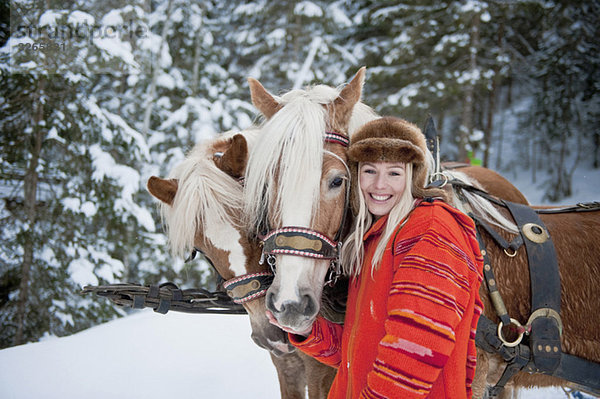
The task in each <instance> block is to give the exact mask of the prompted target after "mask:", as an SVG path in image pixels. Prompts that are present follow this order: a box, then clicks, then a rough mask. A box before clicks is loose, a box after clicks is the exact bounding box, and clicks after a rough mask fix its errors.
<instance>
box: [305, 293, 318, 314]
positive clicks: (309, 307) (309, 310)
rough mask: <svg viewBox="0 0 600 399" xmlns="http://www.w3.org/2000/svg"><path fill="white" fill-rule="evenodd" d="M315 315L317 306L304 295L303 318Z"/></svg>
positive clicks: (311, 299) (309, 297)
mask: <svg viewBox="0 0 600 399" xmlns="http://www.w3.org/2000/svg"><path fill="white" fill-rule="evenodd" d="M315 313H317V305H316V302H315V300H314V299H313V297H312V296H310V295H304V296H303V297H302V314H303V315H304V316H308V317H311V316H313V315H314V314H315Z"/></svg>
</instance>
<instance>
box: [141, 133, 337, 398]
mask: <svg viewBox="0 0 600 399" xmlns="http://www.w3.org/2000/svg"><path fill="white" fill-rule="evenodd" d="M256 133H257V130H255V129H247V130H244V131H241V132H228V133H224V134H221V135H219V137H218V138H216V139H212V140H206V141H203V142H200V143H198V144H197V145H196V146H195V147H194V148H193V149H192V150H191V152H190V153H189V154H188V155H187V156H186V158H185V159H184V160H183V161H182V162H181V163H180V164H178V165H177V166H176V167H175V168H174V170H173V171H172V172H171V173H170V175H169V177H168V178H166V179H162V178H159V177H156V176H152V177H150V179H149V180H148V183H147V188H148V191H149V192H150V194H152V195H153V196H154V197H156V198H157V199H158V200H160V208H161V214H162V217H163V221H164V224H165V227H166V229H167V235H168V238H169V243H170V247H171V250H172V252H173V254H174V255H176V256H185V255H187V254H189V253H191V252H194V251H198V252H201V253H203V254H204V256H205V258H206V259H207V260H209V262H210V263H211V264H212V266H213V267H214V268H215V270H216V271H217V273H218V274H219V275H220V276H221V277H222V278H223V279H225V280H226V281H227V282H234V283H235V284H237V286H238V287H239V288H232V284H229V286H228V285H227V282H226V283H225V284H224V286H227V287H228V289H229V290H230V292H232V293H235V295H238V297H235V298H237V300H238V301H240V302H242V304H243V306H244V307H245V309H246V311H247V312H248V315H249V316H250V324H251V327H252V339H253V341H254V342H255V343H256V344H257V345H258V346H259V347H261V348H264V349H266V350H268V351H269V352H270V356H271V359H272V361H273V364H274V365H275V368H276V370H277V375H278V379H279V384H280V392H281V397H282V398H284V399H299V398H305V391H306V390H308V393H309V398H310V399H323V398H325V397H326V396H327V392H328V391H329V387H330V385H331V382H332V381H333V377H334V375H335V370H334V369H333V368H331V367H329V366H326V365H324V364H321V363H319V362H318V361H316V360H314V359H312V358H311V357H309V356H307V355H304V354H303V353H301V352H299V351H295V348H293V346H291V345H290V344H289V342H288V340H287V334H285V333H284V332H283V331H282V330H280V329H279V328H277V327H275V326H274V325H272V324H271V323H269V322H268V319H267V318H266V316H265V310H266V309H265V301H264V297H263V296H261V294H262V292H264V290H265V284H268V278H269V275H270V273H269V270H268V268H267V266H266V265H260V264H259V258H260V247H259V244H258V242H256V241H253V240H251V239H249V237H248V236H247V235H245V234H244V233H243V229H242V228H241V227H240V220H241V209H242V208H241V198H242V184H241V183H240V180H241V178H242V177H243V174H244V169H245V165H246V156H247V152H248V147H249V146H251V145H252V142H253V141H254V139H255V136H256ZM248 276H249V277H248ZM265 278H266V279H267V280H266V281H265V280H264V279H265ZM261 279H263V280H261ZM253 284H254V285H253ZM240 290H241V291H244V290H245V291H246V292H242V294H240ZM244 296H245V297H244Z"/></svg>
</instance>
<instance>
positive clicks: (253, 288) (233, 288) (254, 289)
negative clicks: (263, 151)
mask: <svg viewBox="0 0 600 399" xmlns="http://www.w3.org/2000/svg"><path fill="white" fill-rule="evenodd" d="M222 156H223V153H222V152H217V153H215V154H214V157H216V158H220V157H222ZM236 180H237V182H238V183H239V184H241V185H242V186H243V185H244V177H239V178H237V179H236ZM198 253H199V254H201V255H202V256H203V257H204V259H206V261H207V262H208V264H209V265H210V266H211V267H212V268H213V270H214V271H215V273H217V276H219V282H218V283H217V286H220V287H223V289H225V291H226V293H227V295H229V297H230V298H231V300H232V301H233V302H234V303H237V304H239V305H242V304H244V303H246V302H250V301H253V300H255V299H258V298H260V297H263V296H265V295H266V294H267V289H268V288H269V286H270V285H271V283H272V282H273V278H274V277H275V276H274V274H273V273H271V272H268V271H265V272H256V273H247V274H243V275H241V276H236V277H233V278H231V279H229V280H225V279H224V278H223V276H221V273H219V271H218V270H217V268H216V267H215V264H214V263H213V261H212V260H211V259H210V258H209V257H208V256H207V255H206V254H205V253H204V251H202V250H201V249H199V248H198V247H194V248H193V249H192V253H191V254H190V256H189V257H188V258H187V259H186V260H185V263H188V262H191V261H192V260H193V259H194V258H195V257H196V255H197V254H198Z"/></svg>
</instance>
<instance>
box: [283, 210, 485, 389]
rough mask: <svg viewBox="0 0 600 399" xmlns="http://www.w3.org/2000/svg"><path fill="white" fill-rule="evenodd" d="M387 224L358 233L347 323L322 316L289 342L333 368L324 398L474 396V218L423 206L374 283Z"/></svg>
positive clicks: (477, 309)
mask: <svg viewBox="0 0 600 399" xmlns="http://www.w3.org/2000/svg"><path fill="white" fill-rule="evenodd" d="M386 219H387V217H382V218H380V219H379V220H378V221H377V222H375V223H374V224H373V226H372V227H371V229H370V230H369V231H368V232H367V234H366V235H365V237H364V245H365V260H364V262H363V269H362V272H361V274H360V275H359V276H358V277H356V278H354V279H352V280H351V282H350V286H349V292H348V302H347V310H346V320H345V325H344V326H341V325H338V324H333V323H330V322H328V321H327V320H325V319H323V318H321V317H319V318H318V319H317V321H316V322H315V324H314V325H313V329H312V332H311V334H310V335H309V336H308V337H307V338H306V339H305V340H300V338H302V337H298V336H294V335H291V334H290V340H291V341H292V343H293V344H294V345H296V346H297V347H298V348H299V349H300V350H302V351H304V352H305V353H307V354H309V355H311V356H313V357H315V358H316V359H318V360H320V361H321V362H323V363H325V364H328V365H331V366H334V367H337V368H338V372H337V375H336V377H335V380H334V382H333V385H332V387H331V390H330V392H329V398H352V399H354V398H424V397H428V398H450V399H460V398H470V397H471V396H472V393H471V383H472V380H473V376H474V373H475V362H476V352H475V331H476V328H477V320H478V319H479V315H480V314H481V311H482V303H481V301H480V298H479V286H480V284H481V281H482V266H483V263H482V262H483V260H482V257H481V253H480V250H479V246H478V244H477V240H476V237H475V230H474V229H475V228H474V225H473V221H472V220H471V219H470V218H469V217H468V216H466V215H464V214H463V213H461V212H459V211H457V210H456V209H454V208H452V207H451V206H449V205H447V204H445V203H443V202H439V201H435V202H433V203H430V202H426V201H423V202H422V203H421V204H420V205H419V206H418V207H416V208H415V209H414V210H413V212H412V213H411V214H410V215H409V217H408V221H407V222H406V223H405V224H404V226H402V227H401V228H399V229H398V230H399V231H397V233H398V234H397V235H395V238H393V240H392V241H393V247H392V245H391V244H392V243H390V246H388V248H389V250H388V249H386V251H385V254H384V256H383V259H382V262H381V264H380V266H379V268H378V269H376V270H375V271H374V272H373V278H371V271H370V270H371V267H370V265H371V259H372V257H373V253H374V251H375V247H376V245H377V242H378V240H379V238H380V236H381V233H382V228H383V226H384V224H385V222H386ZM392 237H394V236H392Z"/></svg>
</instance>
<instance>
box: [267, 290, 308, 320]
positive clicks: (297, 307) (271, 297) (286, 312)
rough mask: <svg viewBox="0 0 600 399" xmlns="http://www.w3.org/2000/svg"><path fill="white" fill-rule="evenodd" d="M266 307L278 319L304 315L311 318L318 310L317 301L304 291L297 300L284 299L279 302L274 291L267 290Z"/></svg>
mask: <svg viewBox="0 0 600 399" xmlns="http://www.w3.org/2000/svg"><path fill="white" fill-rule="evenodd" d="M266 306H267V309H268V310H270V311H271V312H272V313H273V314H274V315H276V317H277V318H278V320H280V321H281V318H288V317H291V318H295V317H299V316H300V317H306V318H312V317H314V316H315V315H316V314H317V312H318V310H319V309H318V306H317V301H316V300H315V298H314V297H313V296H312V295H310V294H309V293H304V294H303V295H300V297H298V298H297V300H286V301H283V302H281V303H278V301H277V293H276V292H268V293H267V298H266Z"/></svg>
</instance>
